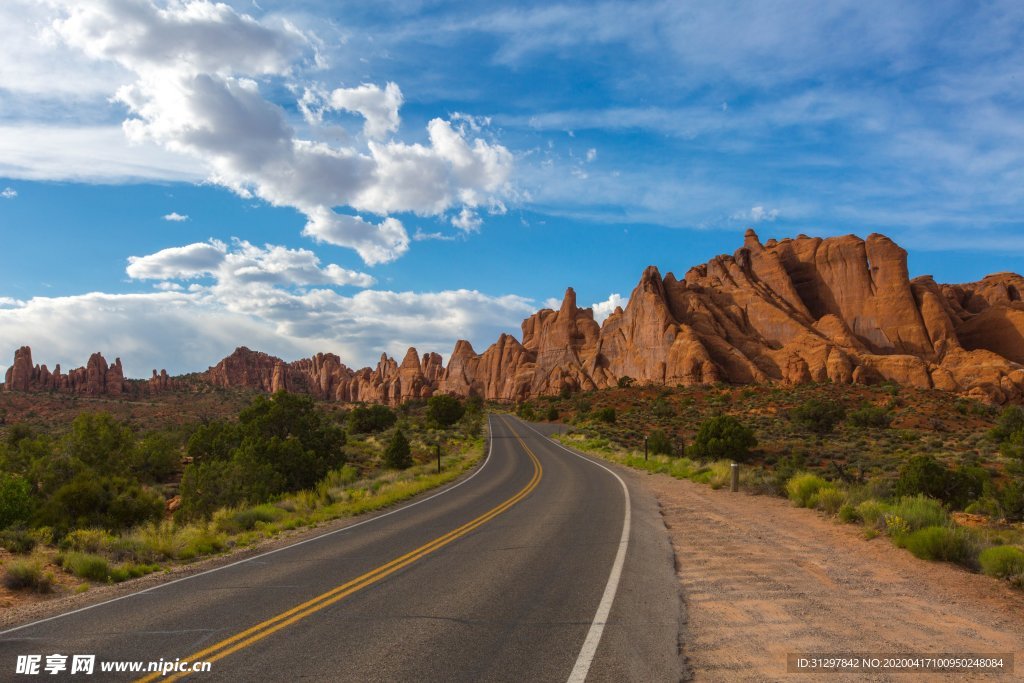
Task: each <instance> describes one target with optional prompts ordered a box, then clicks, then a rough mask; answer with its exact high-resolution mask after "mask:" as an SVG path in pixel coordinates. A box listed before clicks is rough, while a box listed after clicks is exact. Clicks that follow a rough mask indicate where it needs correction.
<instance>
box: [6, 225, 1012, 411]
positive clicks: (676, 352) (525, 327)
mask: <svg viewBox="0 0 1024 683" xmlns="http://www.w3.org/2000/svg"><path fill="white" fill-rule="evenodd" d="M1022 292H1024V278H1022V277H1021V276H1020V275H1017V274H1014V273H997V274H994V275H989V276H988V277H986V278H984V279H983V280H981V281H980V282H975V283H970V284H963V285H942V284H938V283H936V282H935V281H934V280H933V279H932V278H931V277H928V276H923V277H917V278H914V279H910V277H909V271H908V268H907V253H906V251H904V250H903V249H902V248H900V247H899V246H898V245H896V244H895V243H894V242H893V241H892V240H890V239H889V238H887V237H885V236H883V235H878V234H872V235H869V236H868V238H867V239H866V240H864V239H860V238H858V237H855V236H853V235H847V236H843V237H832V238H828V239H821V238H812V237H806V236H804V235H801V236H799V237H797V238H795V239H784V240H781V241H776V240H768V241H767V242H766V243H764V244H762V243H761V241H760V239H759V238H758V236H757V235H756V234H755V233H754V231H753V230H748V231H747V233H746V236H745V239H744V244H743V247H741V248H740V249H738V250H737V251H736V252H735V253H733V254H732V255H722V256H717V257H715V258H713V259H711V260H710V261H709V262H707V263H705V264H702V265H699V266H696V267H694V268H691V269H690V270H689V271H688V272H687V273H686V274H685V275H684V276H683V277H682V278H681V279H680V278H677V277H676V276H675V275H673V274H672V273H667V274H666V275H664V276H662V275H661V273H660V272H659V270H658V269H657V268H655V267H653V266H651V267H649V268H647V269H646V270H645V271H644V273H643V275H642V277H641V278H640V282H639V284H638V285H637V286H636V288H635V289H634V290H633V292H632V294H631V296H630V298H629V302H628V304H627V305H626V307H625V309H623V308H621V307H620V308H617V309H616V310H615V311H614V312H613V313H612V314H611V315H610V316H609V317H608V318H607V319H606V320H605V321H604V323H603V324H601V325H599V324H598V323H597V322H596V321H595V320H594V315H593V311H592V310H591V309H589V308H579V307H578V306H577V305H576V295H575V292H574V291H573V290H572V289H571V288H570V289H568V290H567V291H566V293H565V297H564V299H563V301H562V304H561V306H560V307H559V309H558V310H557V311H555V310H551V309H542V310H540V311H538V312H537V313H534V314H533V315H531V316H530V317H529V318H527V319H526V320H524V321H523V323H522V340H521V341H519V340H517V339H515V338H514V337H512V336H510V335H507V334H502V335H501V336H500V337H499V338H498V340H497V341H496V342H495V343H493V344H492V345H491V346H489V347H488V348H487V349H486V350H484V352H483V353H479V354H478V353H477V352H476V351H475V350H474V349H473V347H472V346H471V345H470V343H469V342H467V341H464V340H460V341H458V342H457V343H456V344H455V348H454V350H453V351H452V354H451V356H450V357H449V359H448V365H447V367H445V366H444V365H443V363H442V358H441V356H439V355H438V354H436V353H427V354H424V355H422V356H421V355H420V354H419V353H418V352H417V351H416V349H414V348H410V349H409V350H408V351H407V352H406V354H405V357H404V358H403V359H402V361H401V362H400V363H399V362H397V361H396V360H395V359H393V358H390V357H388V356H387V355H382V356H381V358H380V361H379V362H378V363H377V365H376V367H375V368H362V369H360V370H353V369H350V368H348V367H347V366H345V365H344V364H343V363H342V362H341V359H340V358H339V357H338V356H336V355H334V354H329V353H320V354H317V355H316V356H314V357H312V358H307V359H302V360H298V361H294V362H291V363H286V362H285V361H283V360H281V359H280V358H275V357H273V356H269V355H267V354H265V353H261V352H257V351H251V350H249V349H247V348H245V347H240V348H238V349H236V350H235V352H234V353H232V354H231V355H230V356H228V357H227V358H225V359H223V360H222V361H221V362H220V363H218V364H217V365H215V366H213V367H211V368H210V369H209V370H207V371H206V372H205V373H203V375H202V377H204V378H205V381H207V382H209V383H210V384H212V385H214V386H221V387H246V388H251V389H257V390H260V391H268V392H269V391H279V390H286V391H295V392H302V393H308V394H311V395H313V396H316V397H318V398H321V399H325V400H334V401H344V402H357V401H366V402H375V403H387V404H392V405H393V404H398V403H402V402H404V401H408V400H411V399H419V398H426V397H428V396H431V395H432V394H434V393H438V392H440V393H450V394H456V395H460V396H468V395H478V396H481V397H484V398H487V399H495V400H503V401H520V400H524V399H527V398H530V397H532V396H538V395H550V394H557V393H561V392H563V391H581V390H589V389H600V388H605V387H611V386H615V385H616V384H617V383H618V382H619V380H620V379H621V378H623V377H629V378H632V379H633V380H634V381H636V382H639V383H644V384H661V385H694V384H711V383H716V382H728V383H734V384H746V383H754V382H761V383H772V382H774V383H784V384H801V383H808V382H835V383H840V384H850V383H862V384H873V383H879V382H883V381H892V382H896V383H899V384H902V385H908V386H913V387H917V388H925V389H927V388H934V389H940V390H944V391H953V392H961V393H965V394H967V395H970V396H973V397H976V398H979V399H982V400H985V401H988V402H994V403H1004V402H1007V401H1020V400H1022V399H1024V302H1022V300H1021V293H1022ZM173 386H174V380H173V379H172V378H168V377H167V376H166V373H163V374H162V375H159V376H158V375H156V372H155V371H154V377H153V378H152V379H150V380H149V382H148V383H147V390H149V391H161V390H165V389H168V388H173ZM5 389H7V390H17V391H26V390H33V389H51V390H60V391H74V392H79V393H100V394H102V393H106V394H110V395H118V393H119V392H123V391H124V389H125V380H124V378H123V375H122V374H121V366H120V361H116V362H115V364H114V366H110V367H107V365H106V362H105V361H104V360H103V358H102V356H99V354H94V355H93V357H92V358H90V361H89V364H88V366H87V367H86V368H79V369H77V370H73V371H71V372H70V373H68V374H67V375H61V374H60V372H59V368H58V369H57V371H55V372H54V373H49V372H47V371H46V366H41V367H40V366H32V362H31V351H30V350H28V347H24V348H22V349H20V350H19V351H18V352H17V353H16V354H15V362H14V365H13V366H12V367H11V368H10V369H9V370H8V373H7V382H6V384H5Z"/></svg>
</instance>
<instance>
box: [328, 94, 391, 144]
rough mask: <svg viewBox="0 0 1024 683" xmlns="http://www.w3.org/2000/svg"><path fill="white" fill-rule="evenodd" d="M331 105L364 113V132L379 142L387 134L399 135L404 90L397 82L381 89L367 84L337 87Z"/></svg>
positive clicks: (332, 95) (334, 107)
mask: <svg viewBox="0 0 1024 683" xmlns="http://www.w3.org/2000/svg"><path fill="white" fill-rule="evenodd" d="M330 106H331V108H333V109H343V110H345V111H350V112H354V113H358V114H361V115H362V116H363V118H364V119H365V120H366V122H365V123H364V124H363V133H364V134H365V135H366V137H368V138H373V139H375V140H380V139H383V138H385V137H387V135H388V133H395V132H398V125H399V123H400V119H399V116H398V110H399V108H400V107H401V106H402V91H401V90H400V89H399V87H398V86H397V85H396V84H394V83H388V84H387V85H386V86H385V87H384V89H383V90H382V89H381V88H380V86H377V85H374V84H372V83H364V84H362V85H360V86H359V87H357V88H336V89H335V90H334V91H332V92H331V98H330Z"/></svg>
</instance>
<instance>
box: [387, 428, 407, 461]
mask: <svg viewBox="0 0 1024 683" xmlns="http://www.w3.org/2000/svg"><path fill="white" fill-rule="evenodd" d="M384 464H385V466H387V467H391V468H393V469H399V470H404V469H406V468H407V467H409V466H411V465H412V453H411V451H410V449H409V440H408V439H407V438H405V434H403V433H402V430H401V429H399V430H396V431H395V434H394V436H392V437H391V441H389V442H388V446H387V448H386V449H385V450H384Z"/></svg>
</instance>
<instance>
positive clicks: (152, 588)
mask: <svg viewBox="0 0 1024 683" xmlns="http://www.w3.org/2000/svg"><path fill="white" fill-rule="evenodd" d="M487 432H488V434H487V440H488V441H489V442H490V444H489V445H488V448H487V457H486V458H485V459H484V464H483V465H481V466H480V467H479V468H478V469H477V471H476V472H474V473H473V474H471V475H469V476H468V477H466V478H465V479H463V480H462V481H460V482H459V483H458V484H455V486H449V487H448V488H446V489H445V490H444V491H439V492H437V493H435V494H434V495H432V496H428V497H427V498H424V499H422V500H417V501H416V502H414V503H409V504H408V505H405V506H403V507H400V508H398V509H397V510H392V511H390V512H385V513H384V514H382V515H377V516H376V517H371V518H370V519H364V520H363V521H361V522H356V523H355V524H350V525H348V526H346V527H342V528H340V529H335V530H333V531H328V532H326V533H322V534H320V535H319V536H314V537H313V538H307V539H306V540H304V541H298V542H296V543H292V544H291V545H286V546H283V547H281V548H275V549H274V550H268V551H267V552H265V553H259V554H258V555H253V556H252V557H247V558H245V559H244V560H238V561H237V562H232V563H230V564H225V565H222V566H220V567H214V568H213V569H207V570H206V571H202V572H197V573H195V574H189V575H188V576H183V577H181V578H180V579H175V580H173V581H168V582H166V583H160V584H157V585H155V586H150V587H149V588H145V589H143V590H140V591H136V592H134V593H129V594H128V595H120V596H118V597H116V598H111V599H110V600H104V601H103V602H97V603H96V604H95V605H87V606H86V607H79V608H78V609H76V610H71V611H70V612H62V613H61V614H55V615H53V616H52V617H47V618H46V619H39V620H38V621H32V622H29V623H27V624H22V625H21V626H15V627H14V628H9V629H7V630H6V631H0V636H5V635H7V634H8V633H14V632H15V631H20V630H22V629H25V628H29V627H30V626H38V625H39V624H45V623H46V622H48V621H54V620H56V619H63V618H64V617H69V616H71V615H72V614H78V613H79V612H85V611H88V610H91V609H96V608H97V607H102V606H104V605H109V604H111V603H113V602H118V601H120V600H127V599H128V598H134V597H135V596H137V595H142V594H143V593H149V592H151V591H155V590H158V589H160V588H167V587H168V586H173V585H174V584H176V583H181V582H182V581H188V580H189V579H195V578H197V577H200V576H205V575H207V574H213V573H214V572H219V571H222V570H224V569H230V568H231V567H237V566H238V565H240V564H245V563H246V562H251V561H252V560H257V559H259V558H261V557H266V556H268V555H273V554H274V553H279V552H282V551H284V550H290V549H292V548H295V547H298V546H300V545H305V544H306V543H312V542H314V541H319V540H321V539H324V538H327V537H328V536H333V535H334V534H340V533H343V532H345V531H348V530H350V529H355V528H356V527H357V526H362V525H364V524H369V523H370V522H376V521H377V520H378V519H384V518H385V517H390V516H391V515H395V514H398V513H399V512H405V511H406V510H408V509H409V508H413V507H416V506H417V505H420V504H422V503H426V502H427V501H428V500H433V499H434V498H437V497H438V496H443V495H444V494H446V493H449V492H451V491H454V490H455V489H457V488H459V487H460V486H462V485H463V484H466V483H468V482H469V481H470V480H471V479H473V477H475V476H476V475H478V474H480V473H481V472H482V471H483V469H484V468H485V467H487V464H488V463H489V462H490V461H491V452H492V451H493V450H494V430H493V429H492V428H491V416H490V415H488V416H487Z"/></svg>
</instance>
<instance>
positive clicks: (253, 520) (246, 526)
mask: <svg viewBox="0 0 1024 683" xmlns="http://www.w3.org/2000/svg"><path fill="white" fill-rule="evenodd" d="M284 516H285V511H284V510H282V509H281V508H279V507H275V506H273V505H269V504H267V505H257V506H256V507H252V508H246V509H244V510H235V511H233V512H229V513H227V514H226V515H225V516H223V517H220V518H218V517H217V516H216V515H215V516H214V526H215V528H216V529H217V530H218V531H223V532H225V533H228V534H237V533H239V532H241V531H252V530H253V529H255V528H256V524H257V523H261V522H262V523H264V524H266V523H269V522H276V521H277V520H279V519H281V518H282V517H284Z"/></svg>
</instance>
